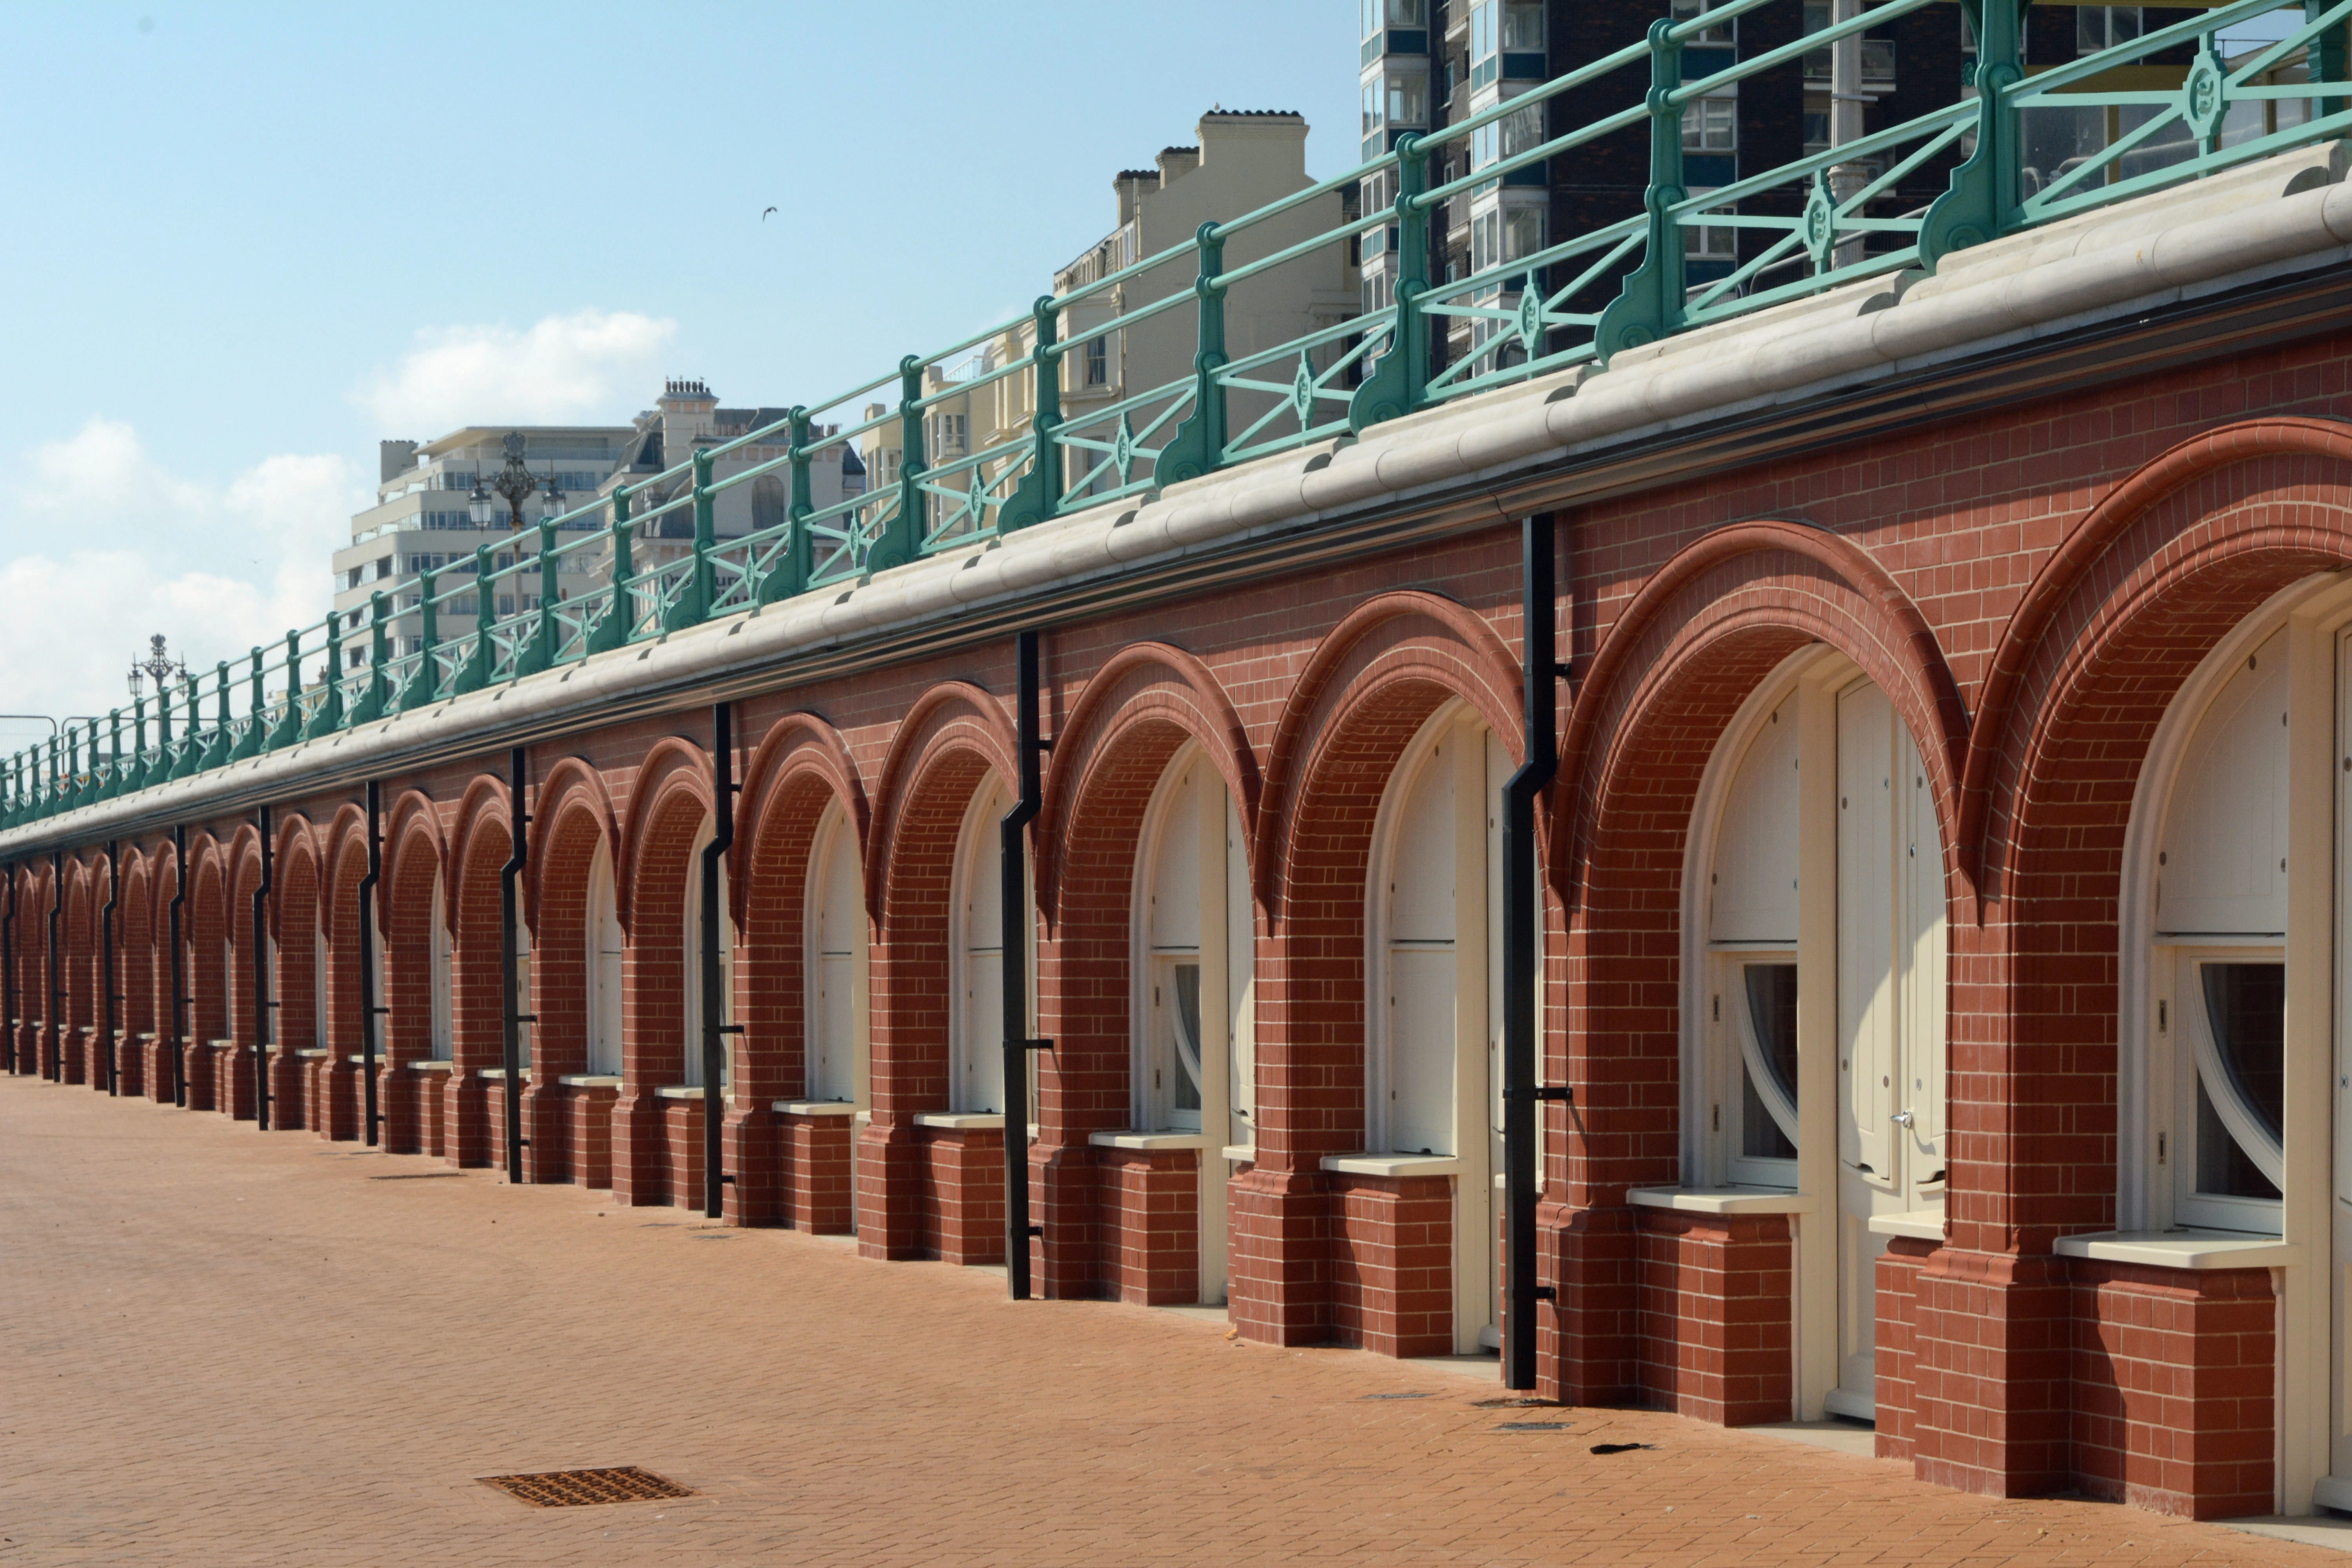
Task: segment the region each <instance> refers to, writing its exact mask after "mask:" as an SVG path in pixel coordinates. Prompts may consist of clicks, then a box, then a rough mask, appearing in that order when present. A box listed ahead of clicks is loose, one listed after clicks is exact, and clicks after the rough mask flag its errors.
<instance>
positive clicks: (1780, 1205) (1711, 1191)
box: [1625, 1187, 1813, 1214]
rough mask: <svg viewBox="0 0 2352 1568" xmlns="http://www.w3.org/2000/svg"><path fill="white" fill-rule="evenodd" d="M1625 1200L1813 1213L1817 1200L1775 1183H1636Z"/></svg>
mask: <svg viewBox="0 0 2352 1568" xmlns="http://www.w3.org/2000/svg"><path fill="white" fill-rule="evenodd" d="M1625 1201H1626V1202H1627V1203H1629V1204H1632V1205H1633V1206H1634V1207H1635V1208H1637V1209H1675V1210H1678V1211H1680V1212H1681V1213H1683V1214H1811V1213H1812V1212H1813V1200H1812V1199H1811V1198H1810V1197H1808V1196H1806V1195H1805V1194H1802V1193H1791V1192H1785V1191H1782V1190H1780V1189H1779V1188H1775V1187H1635V1188H1633V1190H1631V1191H1630V1192H1628V1193H1627V1194H1625Z"/></svg>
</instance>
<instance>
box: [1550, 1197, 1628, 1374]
mask: <svg viewBox="0 0 2352 1568" xmlns="http://www.w3.org/2000/svg"><path fill="white" fill-rule="evenodd" d="M1536 1215H1537V1218H1536V1227H1537V1236H1538V1243H1539V1245H1540V1247H1542V1250H1543V1253H1544V1258H1543V1260H1542V1267H1541V1268H1540V1270H1539V1272H1540V1273H1542V1274H1546V1275H1549V1278H1550V1279H1551V1282H1552V1289H1553V1290H1554V1291H1555V1292H1556V1299H1555V1300H1553V1301H1552V1303H1551V1310H1549V1312H1548V1313H1546V1314H1545V1319H1544V1323H1543V1326H1542V1332H1541V1333H1540V1334H1539V1336H1538V1340H1537V1345H1536V1392H1537V1393H1538V1394H1542V1395H1543V1396H1544V1397H1545V1398H1547V1399H1557V1400H1560V1401H1562V1402H1563V1403H1566V1404H1570V1405H1629V1404H1633V1403H1635V1402H1637V1401H1638V1400H1639V1399H1640V1398H1641V1387H1640V1384H1639V1381H1638V1378H1637V1375H1636V1373H1635V1365H1634V1363H1635V1360H1636V1356H1637V1353H1638V1351H1637V1347H1638V1346H1639V1344H1640V1329H1641V1312H1640V1307H1639V1295H1638V1292H1637V1289H1636V1280H1637V1279H1638V1268H1637V1265H1636V1262H1635V1258H1634V1250H1635V1248H1634V1235H1633V1210H1632V1209H1631V1208H1622V1207H1612V1208H1581V1209H1580V1208H1570V1206H1569V1205H1566V1204H1563V1203H1559V1202H1558V1201H1556V1200H1547V1201H1546V1202H1544V1203H1543V1204H1542V1205H1539V1206H1538V1209H1537V1211H1536Z"/></svg>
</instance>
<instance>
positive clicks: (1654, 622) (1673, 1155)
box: [1550, 521, 1961, 1206]
mask: <svg viewBox="0 0 2352 1568" xmlns="http://www.w3.org/2000/svg"><path fill="white" fill-rule="evenodd" d="M1808 644H1822V645H1825V646H1826V647H1829V648H1832V649H1834V650H1836V651H1837V652H1839V653H1841V654H1843V656H1844V657H1845V658H1847V659H1848V660H1850V661H1851V662H1852V664H1853V666H1854V667H1855V668H1858V669H1859V670H1860V672H1861V673H1862V674H1863V675H1864V676H1865V677H1867V678H1868V679H1869V680H1870V681H1871V682H1872V683H1873V684H1874V685H1875V686H1876V687H1877V688H1878V689H1880V690H1881V691H1883V692H1885V694H1886V698H1887V700H1888V702H1889V704H1890V706H1891V708H1892V710H1893V711H1894V714H1895V716H1896V717H1897V718H1898V719H1899V720H1900V721H1901V722H1902V724H1903V726H1904V727H1905V728H1906V730H1908V731H1909V732H1910V734H1911V735H1912V736H1913V737H1915V738H1916V742H1917V744H1918V748H1919V752H1920V754H1921V760H1922V763H1923V765H1924V767H1925V769H1926V772H1927V778H1928V788H1929V791H1930V793H1931V794H1932V795H1933V796H1934V799H1935V806H1936V812H1937V820H1938V823H1939V826H1940V831H1941V834H1942V838H1943V842H1944V844H1945V846H1946V848H1945V861H1946V867H1945V869H1946V885H1947V889H1948V892H1949V889H1950V888H1951V887H1952V886H1953V875H1952V873H1953V865H1952V862H1953V858H1954V856H1953V851H1952V850H1951V848H1950V845H1951V840H1952V833H1951V811H1952V807H1953V805H1954V803H1955V800H1956V791H1955V781H1956V778H1957V768H1958V757H1959V754H1960V749H1959V739H1960V736H1961V731H1960V728H1959V701H1958V696H1957V695H1956V688H1955V686H1954V683H1953V681H1952V678H1951V675H1950V671H1949V669H1948V667H1947V666H1946V664H1945V662H1944V660H1943V658H1942V656H1941V653H1940V651H1939V650H1938V649H1937V645H1936V643H1935V640H1934V638H1933V637H1932V636H1931V635H1929V634H1928V633H1927V631H1926V629H1925V626H1924V622H1923V621H1922V619H1921V617H1920V616H1919V615H1918V612H1917V610H1916V607H1915V606H1913V605H1911V604H1910V602H1909V600H1908V598H1907V597H1906V595H1903V594H1902V592H1901V590H1900V589H1899V588H1898V587H1896V586H1895V584H1893V582H1892V581H1891V579H1889V578H1888V577H1887V576H1886V574H1885V573H1884V572H1883V571H1882V570H1881V569H1880V568H1879V567H1878V565H1877V563H1875V562H1874V561H1872V560H1871V559H1870V558H1869V556H1868V555H1867V554H1866V553H1864V552H1863V551H1862V550H1861V549H1860V548H1859V547H1858V546H1855V545H1853V543H1851V542H1848V541H1845V540H1843V539H1841V538H1839V537H1837V536H1836V535H1833V534H1830V533H1827V532H1825V531H1822V530H1819V529H1815V528H1812V527H1810V526H1808V525H1804V524H1799V523H1790V522H1781V521H1765V522H1751V523H1742V524H1738V525H1735V526H1734V527H1731V528H1727V529H1725V530H1722V531H1720V532H1719V533H1717V534H1712V535H1709V536H1707V538H1706V539H1704V540H1702V541H1700V542H1698V543H1696V544H1694V545H1692V546H1691V547H1690V548H1689V549H1687V550H1685V552H1682V553H1681V554H1679V555H1677V556H1676V557H1675V560H1674V561H1673V562H1670V563H1668V564H1667V566H1666V567H1665V568H1664V569H1662V570H1661V571H1660V573H1659V574H1657V575H1656V576H1655V577H1654V578H1653V579H1652V580H1651V582H1650V583H1649V584H1646V585H1645V586H1644V587H1643V589H1642V591H1641V592H1640V593H1638V594H1636V595H1634V597H1633V600H1632V601H1631V602H1630V603H1629V604H1628V605H1627V606H1626V608H1625V609H1624V610H1623V612H1622V613H1621V614H1620V615H1619V616H1618V617H1617V619H1616V621H1615V622H1614V623H1613V624H1612V626H1611V627H1610V628H1609V631H1608V633H1607V635H1606V636H1605V637H1604V639H1603V641H1602V643H1601V647H1600V648H1599V650H1598V651H1597V652H1596V654H1595V656H1594V658H1593V659H1592V661H1591V666H1590V668H1589V670H1588V672H1587V674H1586V676H1585V678H1584V679H1583V681H1582V682H1581V684H1580V689H1579V691H1578V693H1577V699H1576V704H1575V707H1574V709H1573V710H1572V711H1571V716H1570V721H1569V724H1568V727H1567V730H1566V733H1565V735H1564V736H1563V744H1562V747H1561V771H1560V775H1559V784H1558V787H1557V791H1556V795H1555V807H1554V809H1555V815H1554V818H1553V822H1554V832H1553V836H1552V840H1551V868H1550V869H1551V876H1552V879H1553V881H1554V885H1555V887H1556V888H1557V889H1559V894H1560V896H1561V898H1562V900H1563V901H1564V902H1565V903H1566V905H1567V906H1568V908H1569V910H1570V933H1569V964H1568V996H1567V1001H1568V1007H1569V1030H1568V1037H1569V1039H1570V1040H1571V1041H1573V1042H1575V1043H1576V1048H1577V1049H1578V1051H1579V1052H1580V1055H1579V1056H1578V1057H1577V1058H1576V1059H1575V1060H1573V1061H1571V1062H1570V1063H1569V1064H1567V1077H1568V1079H1569V1081H1570V1082H1571V1083H1572V1084H1573V1085H1574V1086H1575V1089H1576V1096H1577V1105H1578V1107H1579V1118H1578V1123H1579V1126H1580V1129H1581V1131H1582V1136H1580V1137H1574V1138H1570V1139H1569V1140H1567V1141H1566V1142H1565V1144H1564V1147H1563V1149H1562V1151H1561V1152H1562V1154H1563V1155H1564V1157H1565V1163H1564V1165H1563V1166H1562V1173H1563V1175H1564V1177H1565V1179H1566V1184H1567V1187H1566V1195H1567V1197H1568V1199H1569V1201H1570V1203H1572V1204H1575V1205H1580V1206H1584V1205H1601V1206H1611V1205H1618V1204H1622V1202H1623V1201H1624V1200H1623V1194H1624V1193H1625V1191H1626V1190H1627V1189H1628V1188H1629V1187H1633V1186H1652V1185H1657V1186H1668V1185H1672V1184H1675V1182H1676V1181H1677V1179H1678V1177H1679V1174H1680V1165H1681V1155H1682V1143H1681V1131H1682V1130H1681V1129H1680V1127H1679V1125H1678V1122H1679V1117H1676V1118H1673V1119H1671V1120H1669V1119H1666V1118H1662V1117H1660V1116H1659V1115H1658V1114H1657V1110H1658V1108H1659V1107H1661V1106H1672V1105H1676V1104H1678V1103H1679V1101H1680V1097H1681V1088H1682V1086H1681V1081H1680V1079H1681V1073H1680V1058H1681V1055H1682V1019H1681V1016H1680V1014H1681V1007H1680V998H1681V995H1682V985H1683V980H1684V976H1683V973H1682V969H1683V961H1684V953H1683V942H1684V934H1685V933H1684V932H1683V931H1682V918H1681V914H1680V910H1681V909H1682V907H1683V892H1684V889H1683V886H1682V879H1683V876H1684V872H1685V850H1686V847H1687V844H1688V840H1689V837H1690V833H1691V829H1692V814H1693V810H1694V807H1695V805H1696V801H1697V795H1698V790H1699V784H1700V780H1701V778H1702V777H1703V775H1704V774H1705V772H1706V765H1707V763H1708V760H1709V758H1710V757H1712V756H1713V755H1714V753H1715V751H1716V747H1717V743H1718V742H1719V741H1720V740H1721V739H1722V737H1723V735H1724V733H1725V731H1726V728H1727V726H1728V725H1729V724H1730V723H1731V721H1732V719H1733V717H1734V715H1735V714H1736V713H1738V710H1739V709H1740V706H1741V705H1742V704H1743V703H1744V702H1746V701H1747V700H1748V698H1749V696H1750V695H1751V694H1752V693H1753V692H1754V691H1755V690H1756V689H1757V687H1758V685H1759V682H1761V681H1762V680H1763V679H1764V678H1765V677H1766V676H1767V675H1768V674H1769V672H1771V671H1772V670H1773V669H1774V668H1776V667H1778V666H1779V665H1780V663H1781V662H1782V661H1783V660H1784V659H1786V658H1789V656H1790V655H1791V654H1793V653H1795V652H1797V651H1798V650H1799V649H1800V648H1802V647H1805V646H1806V645H1808Z"/></svg>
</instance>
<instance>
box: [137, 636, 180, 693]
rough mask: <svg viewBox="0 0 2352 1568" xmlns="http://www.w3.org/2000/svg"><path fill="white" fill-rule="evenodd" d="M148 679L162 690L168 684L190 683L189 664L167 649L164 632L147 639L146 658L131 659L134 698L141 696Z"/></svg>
mask: <svg viewBox="0 0 2352 1568" xmlns="http://www.w3.org/2000/svg"><path fill="white" fill-rule="evenodd" d="M148 680H152V681H153V682H154V683H155V689H156V690H157V691H162V690H163V688H164V687H165V686H166V685H167V684H169V685H176V686H185V685H186V684H187V683H188V667H187V665H186V664H185V663H184V662H183V661H181V660H179V659H175V658H173V657H172V656H171V654H170V653H169V652H168V651H166V649H165V647H164V645H163V633H162V632H157V633H156V634H155V635H154V636H153V637H149V638H148V639H147V657H146V658H143V659H140V658H134V659H132V660H131V697H132V698H133V699H136V698H137V697H138V696H139V693H140V692H141V690H142V689H143V682H145V681H148Z"/></svg>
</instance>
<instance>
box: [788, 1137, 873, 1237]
mask: <svg viewBox="0 0 2352 1568" xmlns="http://www.w3.org/2000/svg"><path fill="white" fill-rule="evenodd" d="M856 1132H857V1127H856V1118H854V1117H850V1116H840V1115H834V1114H815V1115H786V1116H784V1117H783V1118H782V1126H781V1128H780V1129H779V1133H778V1136H779V1142H780V1143H781V1144H782V1186H783V1205H784V1216H783V1217H784V1223H786V1224H787V1225H790V1226H792V1227H793V1229H795V1230H804V1231H807V1232H809V1233H810V1234H811V1235H814V1236H845V1235H847V1234H848V1232H849V1230H850V1227H851V1226H852V1225H853V1223H854V1221H855V1215H856V1194H855V1193H854V1192H853V1191H852V1190H851V1188H850V1163H851V1161H850V1145H851V1142H852V1141H853V1140H854V1139H855V1138H856Z"/></svg>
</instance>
